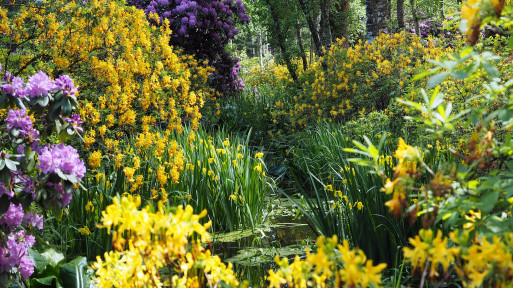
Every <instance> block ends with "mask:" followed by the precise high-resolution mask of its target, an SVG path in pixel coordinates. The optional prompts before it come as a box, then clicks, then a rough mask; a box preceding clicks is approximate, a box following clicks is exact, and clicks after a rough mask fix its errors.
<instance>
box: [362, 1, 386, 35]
mask: <svg viewBox="0 0 513 288" xmlns="http://www.w3.org/2000/svg"><path fill="white" fill-rule="evenodd" d="M365 6H366V14H367V25H366V26H367V41H373V40H374V39H375V38H376V37H377V36H378V35H379V32H384V33H386V32H387V21H388V19H387V16H388V13H387V0H366V1H365Z"/></svg>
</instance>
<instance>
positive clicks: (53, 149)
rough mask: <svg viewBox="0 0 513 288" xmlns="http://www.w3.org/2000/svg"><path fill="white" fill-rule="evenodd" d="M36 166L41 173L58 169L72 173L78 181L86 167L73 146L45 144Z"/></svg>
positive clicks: (53, 171)
mask: <svg viewBox="0 0 513 288" xmlns="http://www.w3.org/2000/svg"><path fill="white" fill-rule="evenodd" d="M38 160H39V164H37V165H36V167H37V168H39V169H41V172H42V173H45V174H47V173H57V169H60V170H61V171H62V172H63V173H65V174H69V175H74V176H75V177H76V178H77V179H78V180H79V181H80V179H82V177H84V174H85V172H86V168H85V165H84V161H82V160H81V159H80V157H79V155H78V152H77V150H76V149H75V148H73V147H71V146H68V145H64V144H58V145H51V146H45V147H44V148H43V150H42V151H41V154H40V155H39V156H38Z"/></svg>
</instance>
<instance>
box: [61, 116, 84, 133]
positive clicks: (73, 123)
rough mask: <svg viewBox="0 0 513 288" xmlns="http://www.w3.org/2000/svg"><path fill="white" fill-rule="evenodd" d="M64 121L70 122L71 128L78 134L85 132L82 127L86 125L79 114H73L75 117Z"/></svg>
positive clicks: (65, 118)
mask: <svg viewBox="0 0 513 288" xmlns="http://www.w3.org/2000/svg"><path fill="white" fill-rule="evenodd" d="M62 119H63V120H64V121H66V122H68V123H69V124H71V127H73V130H76V131H78V132H84V129H83V128H82V127H81V126H80V125H82V124H83V123H84V121H82V120H80V115H79V114H73V115H71V117H70V118H68V117H63V118H62Z"/></svg>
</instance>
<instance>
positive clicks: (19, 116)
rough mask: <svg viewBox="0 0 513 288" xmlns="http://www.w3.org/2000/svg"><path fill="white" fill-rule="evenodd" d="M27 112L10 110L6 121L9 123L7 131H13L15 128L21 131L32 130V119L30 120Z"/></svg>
mask: <svg viewBox="0 0 513 288" xmlns="http://www.w3.org/2000/svg"><path fill="white" fill-rule="evenodd" d="M25 115H27V111H25V110H13V109H11V110H9V112H8V113H7V118H6V119H5V120H4V121H5V122H7V131H11V130H12V129H13V128H16V129H19V130H29V129H31V128H32V119H30V117H29V116H25Z"/></svg>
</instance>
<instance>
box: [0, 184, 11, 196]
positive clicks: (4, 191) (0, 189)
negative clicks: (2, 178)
mask: <svg viewBox="0 0 513 288" xmlns="http://www.w3.org/2000/svg"><path fill="white" fill-rule="evenodd" d="M3 195H7V197H9V198H12V197H13V196H14V191H13V190H12V189H10V188H7V186H5V183H4V182H0V197H2V196H3Z"/></svg>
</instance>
